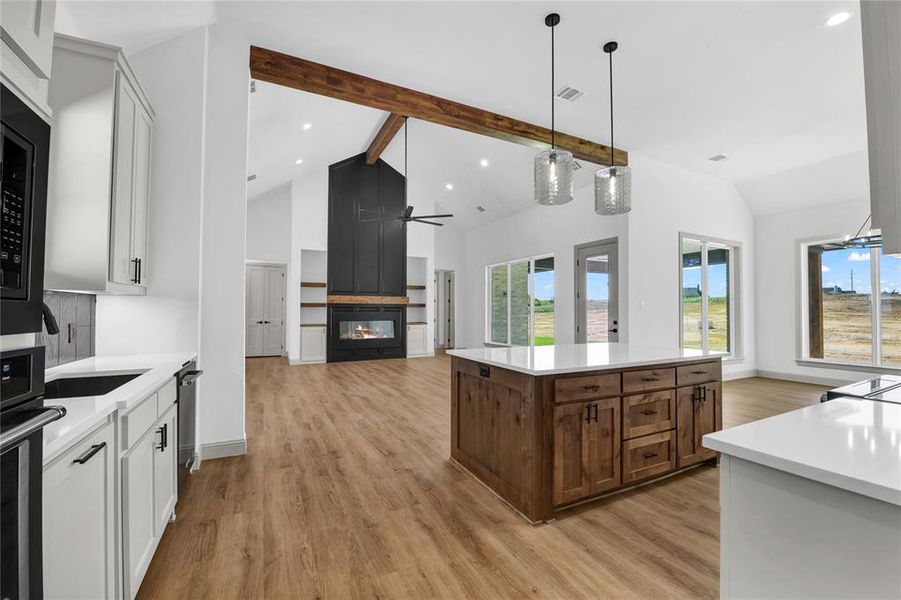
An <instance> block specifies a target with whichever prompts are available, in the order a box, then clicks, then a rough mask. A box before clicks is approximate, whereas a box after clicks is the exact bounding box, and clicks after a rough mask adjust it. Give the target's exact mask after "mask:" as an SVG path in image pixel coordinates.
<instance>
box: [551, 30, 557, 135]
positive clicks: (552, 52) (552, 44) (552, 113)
mask: <svg viewBox="0 0 901 600" xmlns="http://www.w3.org/2000/svg"><path fill="white" fill-rule="evenodd" d="M555 27H556V25H552V26H551V150H555V149H556V148H557V144H556V141H557V128H556V127H555V122H554V116H555V115H554V108H555V106H554V91H555V90H554V83H555V80H554V77H555V76H556V73H555V71H554V67H555V62H556V61H555V60H554V28H555Z"/></svg>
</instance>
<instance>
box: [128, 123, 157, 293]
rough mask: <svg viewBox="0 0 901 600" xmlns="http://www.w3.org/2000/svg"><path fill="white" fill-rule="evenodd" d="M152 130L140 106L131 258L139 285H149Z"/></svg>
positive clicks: (135, 162) (135, 159) (136, 132)
mask: <svg viewBox="0 0 901 600" xmlns="http://www.w3.org/2000/svg"><path fill="white" fill-rule="evenodd" d="M152 127H153V126H152V125H151V122H150V115H148V114H147V112H146V111H145V110H144V109H143V107H142V106H140V105H137V107H136V113H135V142H134V143H135V149H134V170H133V173H134V175H133V179H134V191H133V198H134V201H133V203H132V222H131V258H137V259H138V260H140V264H139V272H138V277H137V279H138V285H141V286H146V285H147V274H148V271H147V254H148V252H147V228H148V224H149V210H150V154H151V149H152V148H151V144H152V131H153V128H152Z"/></svg>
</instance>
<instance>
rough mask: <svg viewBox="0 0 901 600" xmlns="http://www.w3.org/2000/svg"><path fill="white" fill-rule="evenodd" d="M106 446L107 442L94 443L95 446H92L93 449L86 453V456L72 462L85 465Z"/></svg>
mask: <svg viewBox="0 0 901 600" xmlns="http://www.w3.org/2000/svg"><path fill="white" fill-rule="evenodd" d="M104 448H106V442H100V443H99V444H94V445H93V446H91V449H90V450H88V451H87V453H85V455H84V456H81V457H79V458H76V459H75V460H73V461H72V462H73V463H78V464H80V465H83V464H85V463H86V462H88V461H89V460H91V459H92V458H94V455H95V454H97V453H98V452H100V451H101V450H103V449H104Z"/></svg>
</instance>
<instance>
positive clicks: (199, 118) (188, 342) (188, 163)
mask: <svg viewBox="0 0 901 600" xmlns="http://www.w3.org/2000/svg"><path fill="white" fill-rule="evenodd" d="M206 50H207V35H206V28H203V27H201V28H198V29H195V30H193V31H191V32H189V33H187V34H184V35H182V36H179V37H177V38H174V39H171V40H169V41H166V42H163V43H161V44H158V45H156V46H153V47H151V48H149V49H147V50H144V51H142V52H138V53H137V54H134V55H132V56H130V57H129V62H130V63H131V64H132V66H133V67H134V70H135V72H136V74H137V76H138V79H139V80H140V82H141V85H142V86H143V87H144V89H145V91H146V92H147V96H148V97H149V99H150V103H151V104H152V105H153V107H154V110H155V112H156V120H155V121H154V125H153V150H152V152H153V154H152V156H151V164H152V165H153V169H152V171H151V180H150V222H149V236H150V237H149V254H150V256H149V259H150V260H148V261H147V262H148V264H147V281H148V286H147V295H146V296H105V295H100V296H98V297H97V346H96V348H97V354H130V353H136V352H173V351H183V350H184V351H196V350H197V348H198V335H199V315H198V310H199V305H198V297H199V285H200V284H199V274H200V235H199V231H200V211H201V200H202V198H201V196H202V188H203V114H204V82H205V69H206Z"/></svg>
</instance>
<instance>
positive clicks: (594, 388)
mask: <svg viewBox="0 0 901 600" xmlns="http://www.w3.org/2000/svg"><path fill="white" fill-rule="evenodd" d="M582 389H584V390H587V391H589V392H596V391H598V390H599V389H601V386H600V385H598V384H596V383H595V384H592V385H583V386H582Z"/></svg>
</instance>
